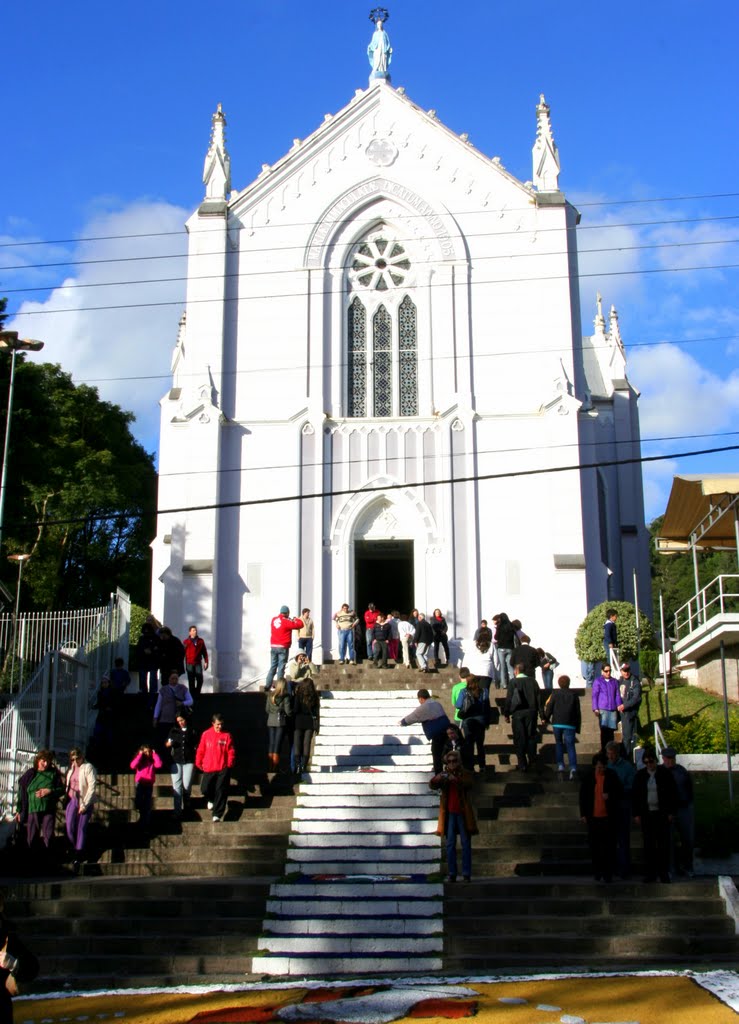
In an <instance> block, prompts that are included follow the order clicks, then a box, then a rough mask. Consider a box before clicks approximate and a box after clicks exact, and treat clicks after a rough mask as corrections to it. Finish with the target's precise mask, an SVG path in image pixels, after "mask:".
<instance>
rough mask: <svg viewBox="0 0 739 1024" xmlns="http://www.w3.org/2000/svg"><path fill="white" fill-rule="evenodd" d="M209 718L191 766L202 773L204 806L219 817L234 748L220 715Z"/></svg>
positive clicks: (228, 780) (215, 819) (217, 818)
mask: <svg viewBox="0 0 739 1024" xmlns="http://www.w3.org/2000/svg"><path fill="white" fill-rule="evenodd" d="M211 722H212V723H213V724H212V725H211V727H210V729H206V730H205V732H204V733H203V735H202V736H201V737H200V743H199V744H198V751H197V753H196V754H195V767H196V768H199V769H200V771H201V772H202V773H203V777H202V779H201V780H200V790H201V792H202V794H203V796H204V797H205V799H206V800H207V801H208V810H209V811H212V812H213V821H222V820H223V818H224V816H225V814H226V799H227V797H228V784H229V782H230V781H231V769H232V768H233V766H234V761H235V760H236V751H235V750H234V745H233V740H232V739H231V733H230V732H226V731H225V730H224V728H223V715H213V717H212V719H211Z"/></svg>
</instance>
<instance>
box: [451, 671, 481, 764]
mask: <svg viewBox="0 0 739 1024" xmlns="http://www.w3.org/2000/svg"><path fill="white" fill-rule="evenodd" d="M454 706H455V708H457V713H458V714H459V717H460V719H461V720H462V732H463V734H464V738H465V739H466V740H467V742H468V744H469V746H470V748H471V749H473V750H474V751H475V753H476V755H477V767H478V768H479V770H480V772H481V774H484V773H485V730H486V729H487V727H488V725H489V724H490V700H489V697H488V691H487V689H485V687H484V686H483V685H482V684H481V681H480V680H479V679H478V678H477V676H470V677H468V679H467V685H466V687H465V688H464V690H462V691H461V692H460V693H459V694H457V699H456V701H455V704H454Z"/></svg>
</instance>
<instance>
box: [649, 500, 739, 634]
mask: <svg viewBox="0 0 739 1024" xmlns="http://www.w3.org/2000/svg"><path fill="white" fill-rule="evenodd" d="M663 519H664V516H659V517H658V518H657V519H655V520H654V521H653V522H651V523H650V524H649V533H650V536H651V538H652V543H651V544H650V547H649V557H650V560H651V567H652V598H653V605H654V617H655V618H654V621H655V622H659V595H660V591H661V592H662V600H663V604H664V608H665V630H666V632H667V633H670V634H671V633H672V628H673V625H672V624H673V619H674V615H675V612H676V611H677V610H678V608H680V607H682V605H684V604H685V603H686V602H687V601H689V600H690V598H691V597H695V574H694V572H693V556H692V554H691V553H690V552H689V551H685V552H679V553H677V554H674V555H661V554H659V552H658V551H657V550H656V549H655V546H654V538H655V537H658V536H659V531H660V528H661V526H662V521H663ZM735 572H737V560H736V554H735V553H734V552H732V551H699V552H698V578H699V582H700V586H701V587H705V586H706V585H707V584H708V583H710V582H711V580H713V579H715V578H716V577H717V576H721V575H723V574H724V573H735Z"/></svg>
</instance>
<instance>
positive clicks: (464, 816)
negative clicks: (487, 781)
mask: <svg viewBox="0 0 739 1024" xmlns="http://www.w3.org/2000/svg"><path fill="white" fill-rule="evenodd" d="M473 781H474V776H473V774H472V772H470V771H467V769H466V768H463V767H462V759H461V757H460V754H459V751H457V750H450V751H449V753H448V754H446V756H445V757H444V766H443V769H442V771H441V772H439V774H438V775H434V777H433V779H431V780H430V782H429V786H430V787H431V789H433V790H440V791H441V800H440V802H439V820H438V824H437V827H436V834H437V836H445V837H446V861H447V868H448V870H449V874H448V876H447V881H448V882H456V881H457V836H459V841H460V844H461V846H462V877H463V878H464V880H465V882H469V881H470V880H471V878H472V836H473V835H477V822H476V821H475V812H474V810H473V809H472V803H471V801H470V799H469V791H470V789H471V788H472V783H473Z"/></svg>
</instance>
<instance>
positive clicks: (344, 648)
mask: <svg viewBox="0 0 739 1024" xmlns="http://www.w3.org/2000/svg"><path fill="white" fill-rule="evenodd" d="M334 622H335V623H336V630H337V632H338V634H339V661H340V662H346V663H347V664H349V662H350V661H351V663H352V665H356V664H357V657H356V651H355V650H354V627H355V626H356V624H357V616H356V613H355V612H353V611H352V610H351V609H350V608H349V605H348V604H342V606H341V608H340V609H339V610H338V612H337V613H336V615H334ZM347 655H348V656H347Z"/></svg>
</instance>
